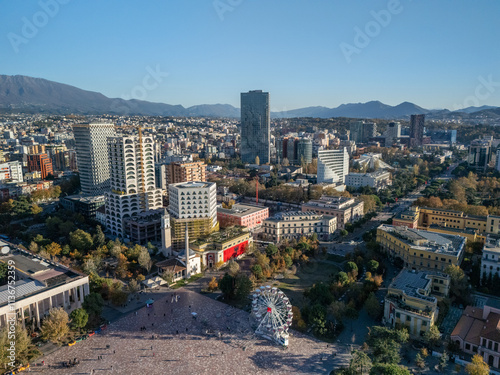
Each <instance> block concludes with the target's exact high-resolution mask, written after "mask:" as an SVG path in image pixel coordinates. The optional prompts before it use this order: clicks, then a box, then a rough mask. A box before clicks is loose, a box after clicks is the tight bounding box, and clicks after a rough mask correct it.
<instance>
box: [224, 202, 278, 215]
mask: <svg viewBox="0 0 500 375" xmlns="http://www.w3.org/2000/svg"><path fill="white" fill-rule="evenodd" d="M262 210H268V208H267V207H264V206H255V205H249V204H234V205H233V207H232V208H221V207H218V208H217V212H220V213H223V214H227V215H233V216H238V217H242V216H246V215H250V214H253V213H255V212H259V211H262Z"/></svg>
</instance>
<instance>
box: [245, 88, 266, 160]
mask: <svg viewBox="0 0 500 375" xmlns="http://www.w3.org/2000/svg"><path fill="white" fill-rule="evenodd" d="M270 138H271V119H270V112H269V93H268V92H262V90H254V91H249V92H243V93H241V148H240V150H241V161H242V162H243V163H255V157H256V156H258V157H259V162H260V164H266V163H269V161H270V156H271V155H270V144H269V141H270Z"/></svg>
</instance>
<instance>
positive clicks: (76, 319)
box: [69, 308, 89, 328]
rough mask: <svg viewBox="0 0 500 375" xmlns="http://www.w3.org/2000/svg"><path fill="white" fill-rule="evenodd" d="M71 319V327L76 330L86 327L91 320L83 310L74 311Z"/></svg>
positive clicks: (70, 315)
mask: <svg viewBox="0 0 500 375" xmlns="http://www.w3.org/2000/svg"><path fill="white" fill-rule="evenodd" d="M69 317H70V319H71V326H72V327H74V328H83V327H85V326H86V325H87V322H88V320H89V314H88V313H87V311H85V309H83V308H79V309H75V310H73V311H72V312H71V314H69Z"/></svg>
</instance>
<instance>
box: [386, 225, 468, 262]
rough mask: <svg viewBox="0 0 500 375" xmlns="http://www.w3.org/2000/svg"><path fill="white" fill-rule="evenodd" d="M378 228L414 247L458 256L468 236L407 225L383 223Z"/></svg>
mask: <svg viewBox="0 0 500 375" xmlns="http://www.w3.org/2000/svg"><path fill="white" fill-rule="evenodd" d="M378 229H381V230H383V231H384V232H387V233H390V234H391V235H393V236H394V237H397V238H399V239H400V240H402V241H403V242H405V243H406V244H408V245H410V246H411V248H412V249H420V250H424V251H431V252H434V253H437V254H444V255H452V256H458V255H459V254H460V253H461V252H462V250H463V248H464V246H465V241H466V238H465V237H462V236H458V235H452V234H444V233H434V232H429V231H426V230H420V229H411V228H407V227H405V226H402V227H395V226H392V225H385V224H382V225H380V226H379V227H378Z"/></svg>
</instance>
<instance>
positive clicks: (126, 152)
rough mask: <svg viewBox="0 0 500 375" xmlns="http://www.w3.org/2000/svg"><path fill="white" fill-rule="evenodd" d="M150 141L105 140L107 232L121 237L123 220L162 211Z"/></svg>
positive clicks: (132, 138)
mask: <svg viewBox="0 0 500 375" xmlns="http://www.w3.org/2000/svg"><path fill="white" fill-rule="evenodd" d="M153 145H154V141H153V138H152V137H142V142H139V137H136V136H127V137H112V138H108V158H109V167H110V172H111V173H110V175H111V176H110V184H111V192H108V193H107V194H106V197H107V201H106V228H107V229H108V230H109V231H110V232H111V234H113V235H116V236H119V237H124V235H125V227H124V220H125V219H127V218H130V217H132V216H134V215H136V214H138V213H141V212H146V211H149V210H154V209H157V208H161V207H162V191H161V189H157V188H156V184H155V164H154V146H153Z"/></svg>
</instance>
